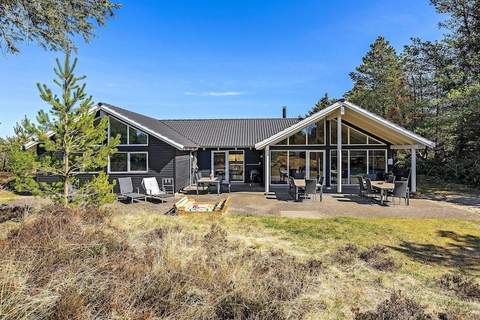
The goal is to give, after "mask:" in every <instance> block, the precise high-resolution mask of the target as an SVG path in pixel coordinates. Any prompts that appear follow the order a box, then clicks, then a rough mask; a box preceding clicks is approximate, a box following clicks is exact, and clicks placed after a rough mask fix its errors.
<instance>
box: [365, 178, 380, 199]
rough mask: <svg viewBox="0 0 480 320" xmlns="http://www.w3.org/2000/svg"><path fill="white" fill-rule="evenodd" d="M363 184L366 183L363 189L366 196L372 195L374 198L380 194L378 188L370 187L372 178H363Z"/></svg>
mask: <svg viewBox="0 0 480 320" xmlns="http://www.w3.org/2000/svg"><path fill="white" fill-rule="evenodd" d="M365 184H366V185H367V190H366V191H365V194H366V195H367V197H368V196H369V195H372V196H373V198H375V196H376V195H378V194H380V193H379V192H378V190H375V189H373V188H372V180H370V178H367V179H365Z"/></svg>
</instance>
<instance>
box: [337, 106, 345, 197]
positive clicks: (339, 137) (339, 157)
mask: <svg viewBox="0 0 480 320" xmlns="http://www.w3.org/2000/svg"><path fill="white" fill-rule="evenodd" d="M343 113H344V111H343V107H342V108H341V111H340V114H339V115H338V118H337V192H338V193H342V115H343Z"/></svg>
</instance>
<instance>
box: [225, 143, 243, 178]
mask: <svg viewBox="0 0 480 320" xmlns="http://www.w3.org/2000/svg"><path fill="white" fill-rule="evenodd" d="M227 154H228V176H229V180H230V181H232V182H243V181H244V180H245V177H244V173H245V170H244V167H245V155H244V153H243V151H227Z"/></svg>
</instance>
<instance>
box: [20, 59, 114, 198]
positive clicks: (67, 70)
mask: <svg viewBox="0 0 480 320" xmlns="http://www.w3.org/2000/svg"><path fill="white" fill-rule="evenodd" d="M56 63H57V66H56V68H54V71H55V74H56V75H57V79H55V80H54V83H55V84H56V85H57V86H58V87H59V89H60V92H59V94H58V95H57V94H55V93H54V92H53V91H52V90H51V89H50V88H49V87H48V86H47V85H45V84H37V87H38V90H39V92H40V97H41V98H42V100H43V101H45V102H46V103H47V104H49V105H50V106H51V109H50V111H49V112H45V111H43V110H41V111H39V112H38V115H37V119H36V120H37V124H34V123H33V122H31V121H29V120H28V119H25V120H24V121H23V122H22V127H21V128H22V130H23V131H24V132H25V133H26V134H28V135H29V136H30V137H31V138H33V139H35V140H36V141H38V142H39V147H40V148H43V149H44V150H45V153H44V154H42V155H41V156H39V157H37V159H36V165H35V167H36V169H38V172H39V173H40V174H45V175H52V176H55V177H57V178H58V179H59V181H60V182H58V183H52V184H48V185H47V184H42V185H41V186H40V188H39V189H41V192H43V193H46V194H47V195H49V196H51V197H52V198H54V199H56V200H60V201H61V202H62V203H63V204H64V205H65V206H68V205H69V202H70V200H71V199H70V194H69V192H70V191H69V189H70V188H69V186H70V185H77V184H78V178H77V176H78V174H80V173H81V172H89V171H95V170H96V169H98V168H103V167H106V165H107V161H108V160H107V159H108V156H109V155H111V154H112V153H114V152H115V151H116V149H115V146H116V145H117V144H118V143H119V138H118V137H117V138H115V139H110V140H109V141H108V142H107V125H108V120H107V118H106V117H104V118H102V119H101V120H96V119H95V117H96V113H95V112H92V110H93V106H94V105H93V100H92V97H91V96H88V95H87V94H86V92H85V87H86V85H85V83H80V81H82V80H84V79H85V76H81V77H77V76H75V74H74V71H75V67H76V65H77V59H75V60H74V62H73V63H71V62H70V56H69V55H68V54H67V55H66V57H65V61H64V64H63V66H62V65H61V64H60V62H59V60H58V59H57V61H56ZM49 133H52V134H53V135H51V134H49ZM24 152H28V151H24ZM105 177H106V176H105ZM105 179H106V178H105ZM30 183H31V181H30Z"/></svg>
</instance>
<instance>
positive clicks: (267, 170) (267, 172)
mask: <svg viewBox="0 0 480 320" xmlns="http://www.w3.org/2000/svg"><path fill="white" fill-rule="evenodd" d="M269 192H270V146H266V147H265V193H266V194H268V193H269Z"/></svg>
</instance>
